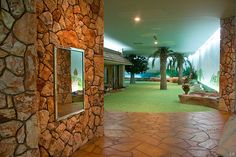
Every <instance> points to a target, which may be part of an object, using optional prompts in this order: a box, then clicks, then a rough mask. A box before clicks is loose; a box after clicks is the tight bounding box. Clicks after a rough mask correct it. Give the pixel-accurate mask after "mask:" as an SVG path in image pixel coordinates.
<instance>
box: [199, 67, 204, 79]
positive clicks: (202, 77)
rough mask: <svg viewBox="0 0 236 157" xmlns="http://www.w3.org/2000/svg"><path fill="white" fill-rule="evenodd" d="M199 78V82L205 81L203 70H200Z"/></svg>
mask: <svg viewBox="0 0 236 157" xmlns="http://www.w3.org/2000/svg"><path fill="white" fill-rule="evenodd" d="M197 76H198V80H199V81H201V80H202V79H204V76H203V71H202V69H199V70H198V71H197Z"/></svg>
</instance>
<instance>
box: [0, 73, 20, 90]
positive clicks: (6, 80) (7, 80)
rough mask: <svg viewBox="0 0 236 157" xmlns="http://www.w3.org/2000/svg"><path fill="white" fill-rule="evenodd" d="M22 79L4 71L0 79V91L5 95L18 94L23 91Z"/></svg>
mask: <svg viewBox="0 0 236 157" xmlns="http://www.w3.org/2000/svg"><path fill="white" fill-rule="evenodd" d="M23 80H24V78H23V77H18V76H15V75H14V74H13V73H11V72H9V71H8V70H5V71H4V73H3V75H2V77H0V91H1V92H4V93H6V94H19V93H21V92H23V91H24V84H23V83H24V82H23Z"/></svg>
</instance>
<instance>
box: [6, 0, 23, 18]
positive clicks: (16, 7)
mask: <svg viewBox="0 0 236 157" xmlns="http://www.w3.org/2000/svg"><path fill="white" fill-rule="evenodd" d="M8 4H9V7H10V11H11V13H12V15H13V16H14V17H16V18H18V17H20V16H21V15H22V14H23V13H24V3H23V0H8Z"/></svg>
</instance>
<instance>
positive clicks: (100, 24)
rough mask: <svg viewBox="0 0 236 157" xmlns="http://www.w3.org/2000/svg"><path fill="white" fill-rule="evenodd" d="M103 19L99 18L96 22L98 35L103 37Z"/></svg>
mask: <svg viewBox="0 0 236 157" xmlns="http://www.w3.org/2000/svg"><path fill="white" fill-rule="evenodd" d="M103 25H104V24H103V19H102V18H101V17H98V18H97V20H96V29H97V33H98V35H103V33H104V26H103Z"/></svg>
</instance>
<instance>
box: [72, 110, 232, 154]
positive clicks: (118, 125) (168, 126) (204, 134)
mask: <svg viewBox="0 0 236 157" xmlns="http://www.w3.org/2000/svg"><path fill="white" fill-rule="evenodd" d="M229 116H230V115H229V114H226V113H221V112H192V113H129V112H106V113H105V123H104V137H101V138H98V139H94V140H93V141H89V142H88V143H87V144H86V145H85V146H83V147H82V148H81V149H80V150H78V151H76V152H75V153H74V154H73V157H193V156H196V157H208V156H209V157H214V156H215V157H216V156H217V155H216V153H215V151H216V148H217V144H218V141H219V139H220V135H221V133H222V129H223V126H224V123H225V122H226V120H227V119H228V117H229Z"/></svg>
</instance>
